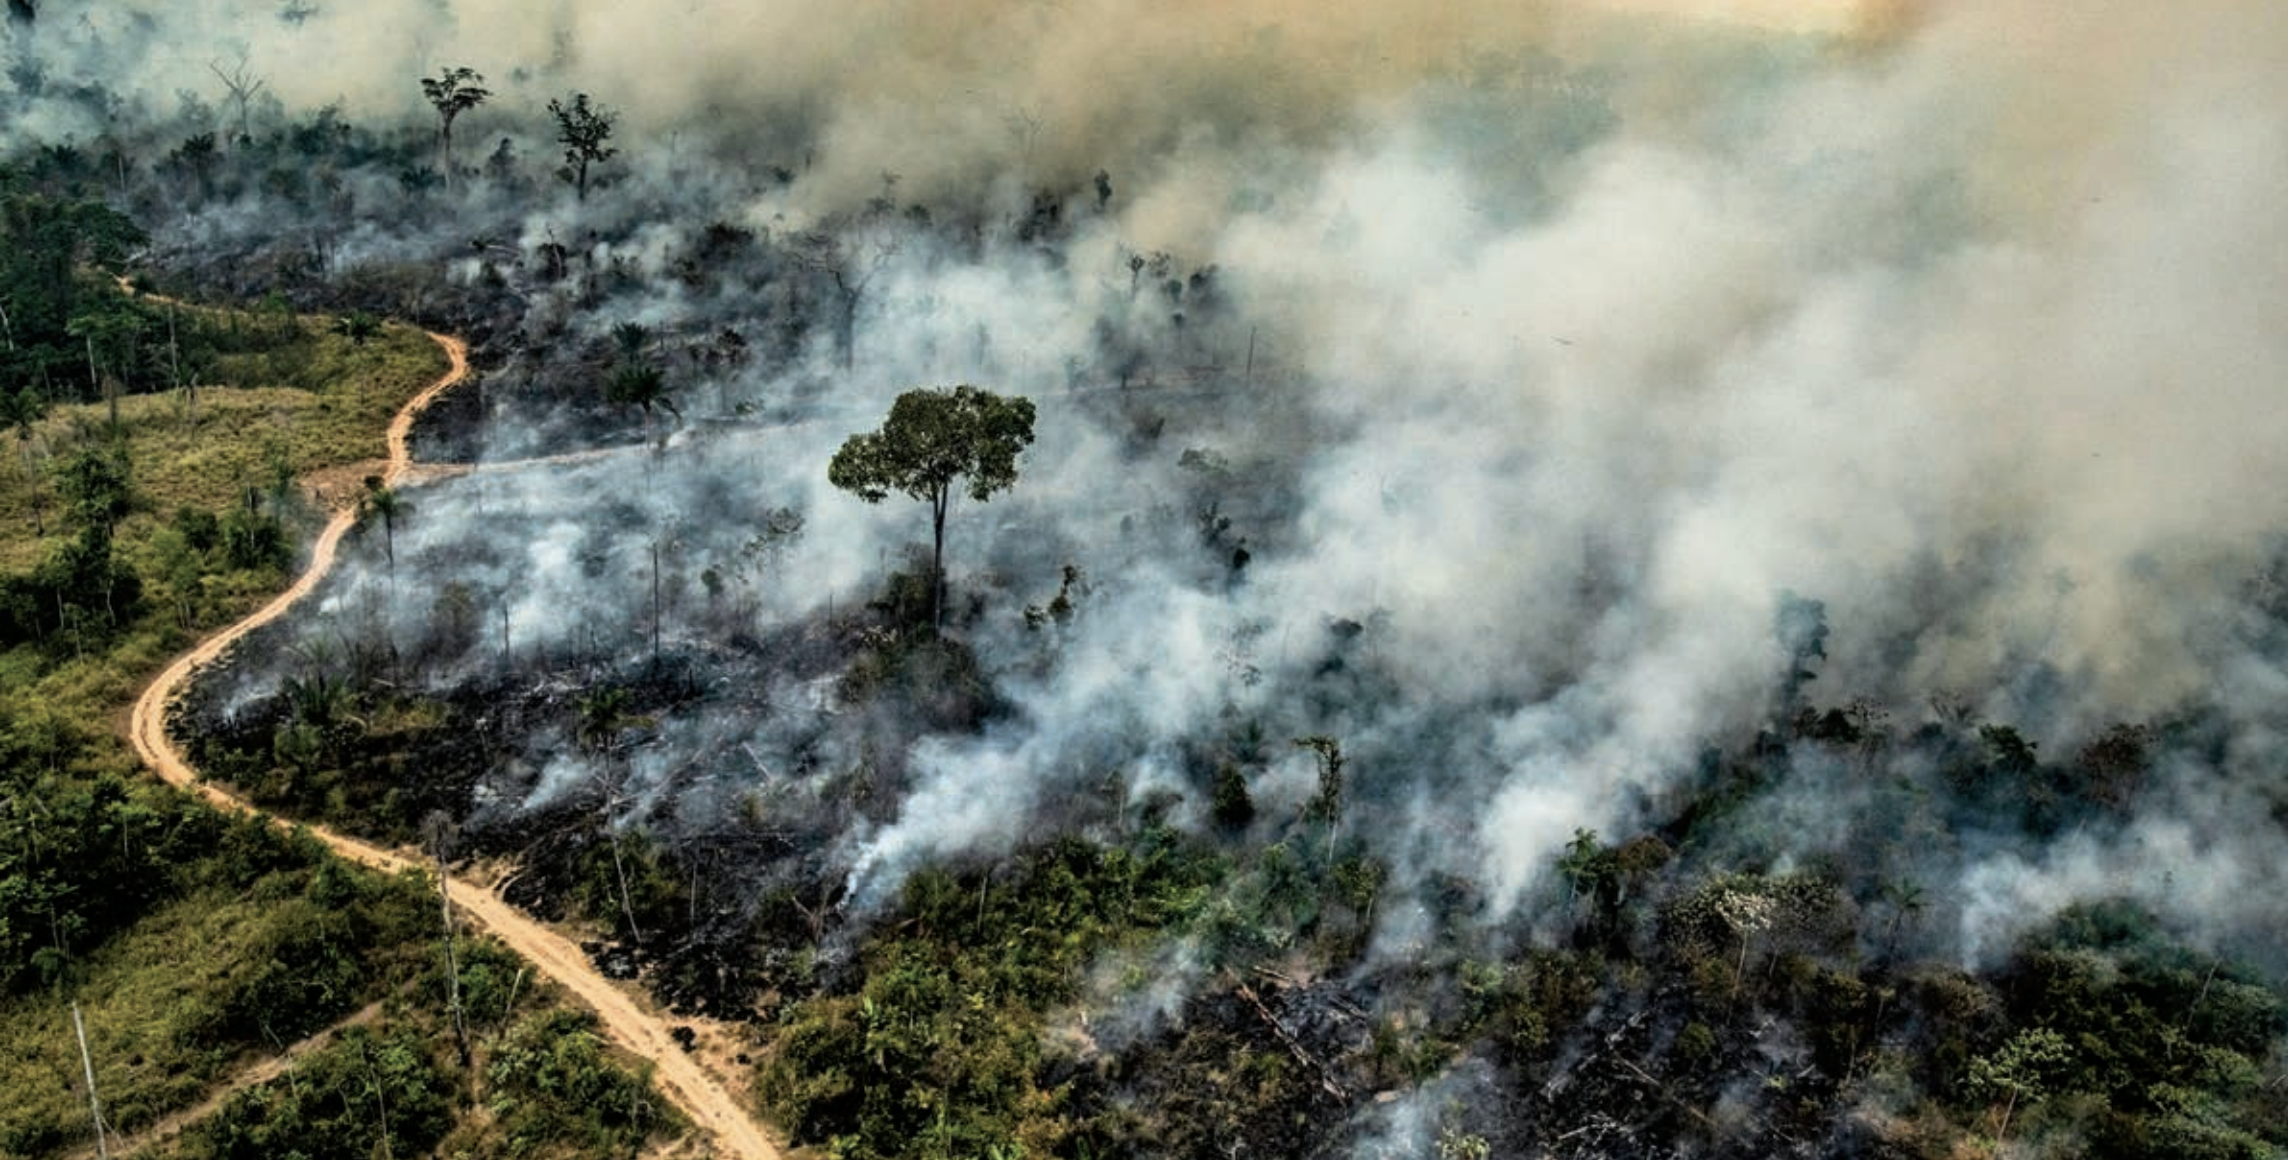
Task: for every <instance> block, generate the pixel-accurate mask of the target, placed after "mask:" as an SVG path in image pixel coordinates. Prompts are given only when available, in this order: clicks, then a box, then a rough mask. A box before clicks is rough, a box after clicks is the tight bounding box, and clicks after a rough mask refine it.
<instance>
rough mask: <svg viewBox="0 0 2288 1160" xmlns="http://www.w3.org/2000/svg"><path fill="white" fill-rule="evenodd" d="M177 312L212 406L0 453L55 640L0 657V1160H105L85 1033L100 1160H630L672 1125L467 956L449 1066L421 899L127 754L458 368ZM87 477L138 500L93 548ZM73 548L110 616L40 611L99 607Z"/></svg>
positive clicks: (141, 413)
mask: <svg viewBox="0 0 2288 1160" xmlns="http://www.w3.org/2000/svg"><path fill="white" fill-rule="evenodd" d="M176 309H177V310H178V311H179V313H180V315H181V316H183V318H185V319H188V318H189V317H190V316H192V315H194V314H195V315H196V316H197V318H198V323H197V326H198V328H199V329H200V332H201V333H202V334H204V335H205V336H206V337H207V339H208V340H209V345H208V348H207V354H208V357H207V358H206V360H205V362H204V364H203V365H204V367H205V372H204V374H205V377H206V378H207V381H209V382H219V383H228V384H230V385H227V386H205V387H201V388H200V389H198V390H197V391H196V392H195V398H194V393H193V392H191V391H187V390H177V391H170V392H166V393H161V394H145V395H127V396H124V397H121V398H119V399H118V400H117V412H116V413H117V418H116V421H114V420H113V418H112V410H111V407H110V406H109V405H107V404H106V403H100V402H99V403H79V404H67V405H61V406H56V407H53V408H50V409H48V411H47V413H46V414H45V415H44V416H42V417H41V418H39V419H38V421H37V422H34V423H31V424H29V425H27V426H26V427H24V428H21V429H20V430H12V431H9V432H7V433H5V435H0V438H5V439H7V441H8V446H7V447H6V451H7V455H6V461H5V462H4V463H0V582H5V583H7V584H9V585H11V586H12V587H10V589H9V591H10V592H11V593H19V594H20V593H24V592H30V593H33V594H35V595H45V596H48V597H51V598H54V599H55V601H56V603H57V604H58V609H57V611H56V613H55V621H54V623H52V624H50V623H48V622H47V621H44V620H43V619H42V618H43V617H45V616H47V615H48V610H47V609H46V608H42V607H32V608H30V609H29V610H28V611H27V610H25V609H24V608H23V607H22V605H23V604H24V603H25V602H24V601H22V600H19V605H18V607H17V609H16V610H15V611H14V612H12V614H11V615H12V616H14V618H15V619H14V620H13V621H11V624H13V625H14V626H15V627H16V629H17V630H18V631H16V632H15V634H14V635H13V636H11V637H10V638H9V639H8V640H6V641H5V642H0V1155H5V1156H9V1157H18V1156H21V1157H28V1158H37V1157H47V1156H61V1155H75V1154H82V1153H86V1154H92V1151H93V1148H92V1145H93V1142H94V1140H93V1133H92V1131H91V1129H90V1121H89V1109H88V1102H87V1091H86V1085H85V1082H84V1081H83V1079H82V1078H81V1064H80V1058H79V1048H78V1044H77V1040H76V1037H75V1035H74V1033H73V1028H72V1023H71V1009H72V1006H73V1004H74V1003H77V1004H78V1005H79V1007H80V1008H81V1010H82V1012H83V1014H84V1017H85V1021H86V1026H87V1034H88V1041H89V1042H88V1046H89V1051H90V1055H91V1056H92V1059H93V1063H94V1068H95V1074H96V1086H97V1091H98V1093H99V1094H100V1095H101V1097H102V1099H103V1101H104V1104H105V1120H106V1123H107V1124H108V1125H109V1128H110V1129H111V1131H112V1132H113V1133H114V1135H115V1138H116V1137H117V1134H121V1133H124V1134H126V1135H127V1136H128V1137H131V1138H132V1137H136V1136H138V1135H139V1134H142V1133H147V1132H149V1131H151V1130H152V1129H153V1128H154V1127H155V1126H157V1125H161V1124H162V1123H166V1122H167V1121H168V1117H170V1116H171V1115H174V1116H179V1115H180V1114H181V1113H182V1111H183V1110H184V1109H191V1108H199V1109H201V1111H202V1114H201V1115H200V1116H198V1117H196V1118H194V1120H193V1122H190V1123H188V1124H187V1125H185V1124H169V1128H170V1133H169V1136H170V1139H169V1141H168V1142H167V1143H166V1144H165V1147H166V1148H168V1149H171V1152H172V1154H174V1155H181V1156H197V1157H205V1156H256V1155H287V1154H297V1153H298V1154H302V1155H306V1156H313V1157H315V1156H328V1155H344V1156H351V1155H354V1156H367V1155H376V1154H395V1155H413V1154H418V1153H420V1152H423V1151H426V1150H429V1149H431V1148H433V1147H440V1146H449V1147H450V1149H451V1150H452V1151H453V1152H455V1153H465V1154H468V1155H472V1156H484V1155H509V1154H516V1155H560V1154H561V1155H583V1156H591V1155H592V1156H608V1155H618V1156H632V1155H634V1154H635V1153H636V1152H637V1151H638V1150H639V1149H640V1148H642V1147H643V1146H644V1145H645V1143H646V1141H647V1140H650V1139H652V1138H654V1137H656V1136H658V1135H660V1134H662V1133H665V1132H670V1131H672V1130H674V1129H675V1128H676V1126H677V1125H676V1121H675V1120H674V1118H673V1113H672V1111H670V1110H669V1109H667V1107H666V1105H665V1104H664V1103H662V1102H660V1101H658V1100H657V1099H656V1098H652V1097H650V1094H649V1092H648V1087H647V1085H646V1084H645V1083H644V1081H643V1079H642V1077H641V1075H640V1073H639V1072H637V1071H635V1070H632V1069H631V1068H630V1067H628V1066H626V1064H625V1063H624V1061H623V1060H621V1059H619V1058H617V1057H615V1056H614V1055H613V1054H612V1053H611V1052H609V1051H607V1050H606V1049H605V1048H604V1046H603V1041H602V1039H601V1037H600V1036H599V1035H598V1034H597V1033H596V1032H595V1030H594V1028H593V1026H592V1024H591V1023H589V1022H588V1021H587V1017H586V1016H584V1015H582V1014H580V1013H578V1012H576V1011H573V1010H571V1009H569V1008H567V1007H565V1006H564V1005H563V1003H562V1001H561V997H560V996H559V995H558V993H557V992H556V991H555V990H554V989H553V988H551V987H547V986H544V985H541V984H540V983H539V982H538V981H537V980H535V979H533V978H531V977H529V971H527V970H526V969H525V968H524V965H523V964H522V963H521V962H519V961H518V960H516V959H515V958H514V956H512V955H510V954H508V953H507V952H506V951H505V950H502V949H500V948H499V947H498V946H497V945H494V944H491V943H489V942H486V941H484V940H471V939H466V938H464V939H463V940H461V942H462V945H461V947H460V948H459V949H460V953H459V955H458V963H459V976H460V982H461V991H462V993H463V995H464V997H465V1000H466V1002H465V1009H466V1010H467V1011H468V1013H469V1018H470V1021H471V1023H472V1025H473V1026H472V1032H473V1034H472V1038H473V1040H474V1043H475V1050H474V1052H473V1054H472V1055H471V1056H470V1058H469V1059H467V1060H466V1061H464V1060H463V1059H462V1058H461V1056H460V1053H459V1051H458V1049H457V1046H456V1043H455V1037H454V1036H453V1034H452V1032H451V1025H450V1022H449V1020H448V1018H447V1015H446V1012H445V999H444V996H445V995H446V993H447V988H446V986H445V980H444V962H445V955H444V946H443V938H442V933H443V932H442V927H441V923H440V921H439V916H438V910H437V906H436V902H435V895H434V894H433V893H432V892H431V891H432V887H431V885H430V884H429V882H428V881H426V880H425V879H423V878H420V877H417V876H416V877H405V878H390V877H388V876H384V875H380V874H376V873H373V872H369V871H366V870H363V869H359V868H356V867H353V866H350V865H349V864H347V863H344V862H342V861H340V860H339V859H337V858H335V857H333V856H332V855H330V854H329V853H327V852H326V851H325V850H324V849H323V847H321V846H320V845H319V844H318V843H316V842H315V841H313V840H311V839H309V838H308V837H306V836H302V835H296V834H289V833H287V832H285V831H281V830H278V829H275V828H273V827H270V826H268V825H266V824H263V823H260V822H257V821H254V820H249V819H239V818H229V817H226V816H224V815H222V814H220V813H218V812H216V811H214V810H212V809H210V808H208V807H207V806H205V805H203V804H202V803H200V802H198V801H197V800H195V799H193V798H192V797H190V796H189V795H186V794H183V793H180V792H178V791H176V790H174V789H171V788H169V787H167V786H164V785H162V784H160V783H158V782H157V781H156V780H155V779H153V778H151V777H149V776H148V775H146V774H144V773H143V772H142V771H141V770H140V768H139V766H138V763H137V762H136V760H135V759H134V757H133V756H132V754H131V752H130V751H129V750H128V748H127V746H126V744H125V742H124V740H123V739H122V738H121V737H120V736H119V733H118V724H119V722H120V721H122V720H123V718H124V715H125V711H126V708H127V706H128V704H129V703H130V702H131V701H132V699H133V698H134V696H135V695H136V693H137V692H138V691H139V690H140V689H141V688H142V687H143V686H144V685H146V684H147V683H148V681H149V680H150V679H151V677H152V675H153V674H155V673H156V672H157V670H158V669H159V668H160V667H161V666H162V665H164V664H165V662H166V661H167V660H168V659H169V658H170V657H172V656H173V655H175V654H176V653H178V652H180V651H181V650H182V649H184V648H186V647H188V645H189V644H191V643H192V642H193V641H194V640H196V639H197V638H198V637H199V636H202V635H204V634H205V633H206V632H208V631H210V630H212V629H214V628H216V627H219V626H220V625H223V624H227V623H229V622H231V621H232V620H234V619H236V618H238V617H240V616H243V615H244V614H246V613H247V612H249V611H251V610H252V609H254V608H255V607H258V606H259V605H260V604H261V603H262V602H263V601H265V600H267V599H268V598H269V597H270V596H271V595H272V594H274V593H275V592H276V591H277V590H278V589H279V588H280V587H281V586H282V585H283V584H284V582H285V580H286V578H287V573H288V568H289V566H290V564H291V562H292V559H293V556H294V554H295V551H294V542H295V539H296V538H297V537H298V536H306V534H307V533H308V532H309V531H310V530H311V529H313V528H314V527H315V526H316V525H317V523H318V521H319V518H320V513H319V512H318V511H317V510H315V509H314V507H313V505H312V504H311V503H310V502H309V499H310V497H308V496H307V495H306V494H304V490H303V484H302V483H301V482H300V481H301V480H302V479H303V478H304V477H305V475H306V474H307V473H310V472H312V471H316V470H320V469H324V468H328V467H340V466H343V465H355V464H358V463H361V462H366V461H372V460H377V459H379V458H381V457H382V456H383V455H384V454H385V446H384V436H383V432H384V430H385V428H386V426H387V422H388V419H389V417H390V415H391V414H393V413H394V412H395V411H396V410H397V409H398V408H399V407H401V406H402V405H403V404H404V403H405V401H406V400H407V399H409V398H410V397H412V396H413V395H414V394H416V393H418V392H419V391H420V390H421V389H422V388H423V387H425V386H426V385H427V384H429V383H431V382H433V381H435V379H436V378H437V376H438V375H439V374H441V373H442V372H443V370H444V369H445V366H446V363H445V359H444V357H443V354H442V352H441V351H440V350H439V349H438V347H437V345H436V344H435V343H434V342H432V341H431V340H430V339H429V338H428V337H427V336H425V335H423V334H422V333H421V332H419V331H417V330H412V329H408V328H404V327H395V326H392V327H388V328H385V329H383V330H382V332H381V333H380V334H378V335H375V336H373V337H371V338H370V339H369V340H368V341H364V342H354V341H352V340H351V339H350V338H348V337H346V336H343V335H341V334H337V333H335V332H334V328H332V327H331V326H329V325H328V323H327V322H326V320H323V319H311V318H295V317H292V316H290V315H284V314H283V313H281V312H277V311H265V312H261V313H237V312H228V311H211V310H203V309H197V308H191V307H179V308H176ZM184 326H185V329H186V330H188V329H190V328H191V327H190V324H189V323H188V322H187V321H186V322H185V323H184ZM95 461H100V462H102V463H105V464H110V465H114V469H115V470H116V471H117V473H118V474H122V475H124V479H125V483H124V487H123V488H120V489H117V491H116V492H115V494H117V495H119V496H120V498H119V500H118V501H117V502H116V503H114V504H112V505H111V507H110V508H109V512H110V514H109V517H108V518H99V517H94V516H90V515H89V514H88V505H86V504H85V503H82V504H80V505H79V506H78V507H77V508H76V509H75V507H74V505H73V504H72V503H71V502H70V501H71V499H72V497H73V495H74V490H73V485H72V484H71V483H70V481H69V480H68V478H67V474H68V472H69V471H70V470H71V469H72V467H73V465H74V464H75V463H87V462H95ZM96 523H101V524H102V527H101V528H100V529H99V534H95V535H92V536H91V534H90V533H89V531H88V527H89V525H90V524H96ZM257 533H259V534H257ZM234 537H236V538H235V539H234ZM90 543H95V544H98V545H99V546H100V547H101V548H102V550H103V551H104V552H105V553H106V554H107V555H108V558H109V559H110V560H111V561H112V564H111V565H110V567H111V568H112V570H113V571H112V574H113V575H115V576H120V577H125V578H126V579H125V581H124V582H123V583H121V584H119V585H117V586H115V587H114V588H112V589H111V590H110V591H108V592H106V593H105V599H103V600H95V599H93V598H91V597H86V596H84V594H83V593H82V592H80V591H78V590H73V589H70V588H68V587H59V586H58V583H59V582H56V581H52V580H41V579H39V576H40V575H41V574H42V570H45V572H46V574H49V575H61V576H71V577H79V576H84V575H86V574H87V573H86V572H85V570H84V569H83V570H82V571H80V572H65V571H59V570H58V566H57V564H56V561H58V560H60V559H63V558H65V557H67V556H69V555H70V554H71V553H72V552H73V551H75V550H78V551H81V552H83V553H85V552H86V551H87V547H86V546H87V545H88V544H90ZM250 545H251V546H250ZM43 584H44V585H46V587H42V586H41V585H43ZM65 592H70V593H71V597H70V598H71V600H73V601H74V602H75V603H74V604H73V605H72V606H70V607H63V606H62V603H61V602H62V597H61V596H60V595H59V594H61V593H65ZM26 625H28V626H30V628H29V631H21V630H22V629H23V628H24V626H26ZM313 1036H315V1039H314V1040H313V1041H312V1042H310V1043H307V1044H305V1050H304V1051H303V1052H302V1053H301V1054H300V1055H299V1056H298V1057H297V1058H296V1059H295V1060H294V1062H293V1063H292V1064H291V1066H289V1067H286V1068H283V1069H281V1070H280V1071H279V1073H278V1074H276V1075H272V1076H270V1077H269V1078H267V1079H266V1080H264V1081H263V1082H260V1083H251V1082H246V1081H247V1078H248V1076H249V1072H250V1070H252V1069H257V1068H259V1067H261V1066H262V1063H263V1061H264V1060H265V1059H273V1058H275V1057H276V1056H277V1055H278V1053H279V1052H281V1051H283V1050H284V1049H285V1048H287V1047H288V1046H290V1045H294V1044H296V1043H297V1042H299V1041H303V1040H305V1039H306V1038H310V1037H313ZM218 1093H223V1094H225V1095H226V1098H220V1099H217V1098H216V1097H217V1094H218ZM480 1096H481V1098H480ZM210 1103H211V1105H212V1106H205V1105H208V1104H210ZM175 1129H179V1132H177V1131H175ZM137 1142H138V1143H139V1144H141V1143H151V1142H155V1141H144V1140H138V1141H137Z"/></svg>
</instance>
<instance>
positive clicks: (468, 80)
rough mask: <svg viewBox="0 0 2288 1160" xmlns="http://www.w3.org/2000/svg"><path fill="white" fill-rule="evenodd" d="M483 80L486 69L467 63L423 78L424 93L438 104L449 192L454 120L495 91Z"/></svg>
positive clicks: (439, 138) (441, 153) (440, 151)
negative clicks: (482, 70)
mask: <svg viewBox="0 0 2288 1160" xmlns="http://www.w3.org/2000/svg"><path fill="white" fill-rule="evenodd" d="M484 83H485V78H484V74H483V73H480V72H478V71H477V70H475V69H473V68H468V67H466V66H462V67H457V68H449V69H446V70H445V71H444V72H442V73H439V74H437V75H436V76H433V77H423V78H421V95H422V96H425V97H427V98H429V103H430V104H432V105H435V106H436V107H437V148H438V154H439V156H440V157H441V158H442V160H443V164H444V169H445V192H447V193H451V192H452V191H453V121H454V120H455V119H456V118H458V117H459V116H460V115H461V114H463V113H466V112H468V111H469V110H471V109H474V108H476V107H477V106H478V105H481V104H484V103H485V98H487V97H490V96H492V95H493V94H492V92H491V91H490V90H488V89H485V88H483V87H482V86H483V85H484Z"/></svg>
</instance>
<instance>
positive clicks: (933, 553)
mask: <svg viewBox="0 0 2288 1160" xmlns="http://www.w3.org/2000/svg"><path fill="white" fill-rule="evenodd" d="M952 502H953V496H952V495H951V493H950V492H948V491H945V490H940V491H939V492H938V493H937V495H936V496H935V497H933V498H932V499H931V501H930V630H931V631H933V632H939V633H942V632H944V631H945V511H946V508H947V507H948V506H949V505H950V504H951V503H952Z"/></svg>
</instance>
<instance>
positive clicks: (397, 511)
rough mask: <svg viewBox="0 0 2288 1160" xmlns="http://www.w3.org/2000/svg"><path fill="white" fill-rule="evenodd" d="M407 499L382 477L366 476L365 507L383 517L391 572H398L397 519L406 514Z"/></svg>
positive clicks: (383, 530)
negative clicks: (382, 479)
mask: <svg viewBox="0 0 2288 1160" xmlns="http://www.w3.org/2000/svg"><path fill="white" fill-rule="evenodd" d="M405 507H406V505H405V501H404V500H403V499H402V498H400V497H399V496H398V494H397V492H396V490H395V489H394V488H390V487H386V486H384V485H383V484H382V481H381V477H380V476H378V475H369V476H366V477H365V509H366V510H367V511H369V512H372V513H373V514H374V515H377V516H380V517H381V536H382V544H383V547H384V550H385V551H387V553H388V555H389V572H390V575H392V576H394V575H396V574H397V519H398V517H399V516H402V515H404V514H405Z"/></svg>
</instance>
